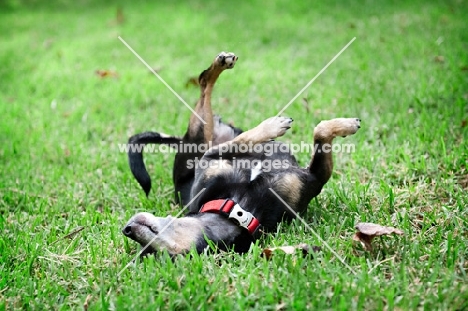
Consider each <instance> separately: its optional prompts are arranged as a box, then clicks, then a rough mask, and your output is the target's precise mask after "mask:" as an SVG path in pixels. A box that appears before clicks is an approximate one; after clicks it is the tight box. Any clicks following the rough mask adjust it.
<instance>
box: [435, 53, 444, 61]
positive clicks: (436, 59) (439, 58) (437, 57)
mask: <svg viewBox="0 0 468 311" xmlns="http://www.w3.org/2000/svg"><path fill="white" fill-rule="evenodd" d="M434 60H435V62H436V63H444V62H445V57H443V56H442V55H437V56H436V57H434Z"/></svg>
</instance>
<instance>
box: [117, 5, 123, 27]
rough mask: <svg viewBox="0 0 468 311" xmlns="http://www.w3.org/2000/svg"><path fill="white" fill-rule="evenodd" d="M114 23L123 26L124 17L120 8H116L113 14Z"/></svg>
mask: <svg viewBox="0 0 468 311" xmlns="http://www.w3.org/2000/svg"><path fill="white" fill-rule="evenodd" d="M115 21H116V22H117V24H119V25H120V24H123V22H124V21H125V17H124V14H123V10H122V8H117V12H116V14H115Z"/></svg>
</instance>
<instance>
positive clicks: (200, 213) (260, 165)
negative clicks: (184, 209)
mask: <svg viewBox="0 0 468 311" xmlns="http://www.w3.org/2000/svg"><path fill="white" fill-rule="evenodd" d="M236 61H237V57H236V56H235V55H234V54H232V53H224V52H222V53H221V54H219V55H218V56H217V57H216V58H215V60H214V62H213V63H212V65H211V66H210V67H209V68H208V69H207V70H205V71H203V72H202V73H201V75H200V77H199V83H200V87H201V96H200V99H199V101H198V103H197V105H196V108H195V112H196V114H198V116H200V117H201V118H202V119H203V120H205V121H206V124H204V123H203V122H202V121H201V120H200V119H199V118H198V117H197V115H195V114H192V116H191V118H190V123H189V127H188V130H187V133H186V134H185V136H184V137H183V138H178V137H174V136H167V135H163V134H159V133H154V132H147V133H142V134H138V135H135V136H133V137H131V138H130V140H129V142H130V143H131V144H146V143H154V144H167V145H171V146H174V147H178V148H180V146H181V145H184V144H197V145H202V144H208V143H210V142H212V144H211V147H210V148H209V149H208V150H207V151H206V152H198V151H197V150H193V149H192V152H183V150H179V152H178V153H177V155H176V158H175V163H174V171H173V179H174V185H175V190H176V200H177V199H178V195H180V201H181V203H182V204H184V205H187V204H189V205H188V210H189V213H188V214H187V215H185V217H182V218H174V217H171V216H168V217H165V218H161V217H155V216H153V215H152V214H149V213H138V214H136V215H134V216H133V217H132V218H131V219H130V220H129V221H128V223H127V224H126V225H125V227H124V228H123V230H122V232H123V234H124V235H125V236H127V237H129V238H131V239H133V240H135V241H136V242H138V243H140V244H141V245H142V246H143V247H146V251H145V253H148V252H149V253H151V252H155V251H158V250H166V251H167V252H169V253H170V254H171V255H175V254H182V253H186V252H187V251H189V250H190V249H191V248H195V249H196V250H197V251H198V252H202V251H203V250H204V249H206V248H207V247H208V245H209V242H208V240H209V241H211V243H212V244H214V245H216V246H217V247H218V248H219V249H221V250H231V249H233V250H234V251H236V252H245V251H247V250H248V249H249V248H250V245H251V243H252V242H253V241H254V240H255V239H257V238H258V236H259V233H260V232H262V231H270V230H273V229H275V227H276V225H277V224H278V223H279V222H281V221H282V220H284V219H290V218H292V217H293V214H294V213H291V212H290V211H289V207H290V208H292V209H293V210H294V212H295V213H302V212H304V211H305V210H306V209H307V206H308V204H309V202H310V200H311V199H312V198H314V197H315V196H317V195H318V194H319V193H320V192H321V190H322V187H323V186H324V185H325V183H327V181H328V179H329V178H330V176H331V174H332V170H333V161H332V153H331V148H330V147H331V144H332V141H333V139H334V138H335V137H337V136H348V135H352V134H354V133H356V132H357V130H358V129H359V128H360V120H359V119H357V118H338V119H332V120H329V121H322V122H320V123H319V124H318V125H317V127H316V128H315V130H314V145H315V148H314V149H315V150H316V151H315V152H314V155H313V157H312V160H311V162H310V164H309V166H308V167H307V168H300V167H299V166H298V164H297V162H296V160H295V158H294V156H293V155H291V153H290V152H289V148H288V146H287V145H285V144H282V143H280V142H275V141H273V140H274V139H276V138H277V137H280V136H282V135H284V134H285V133H286V131H287V130H288V129H289V128H290V126H291V123H292V121H293V120H292V119H290V118H285V117H273V118H270V119H267V120H265V121H263V122H262V123H260V124H259V125H258V126H257V127H255V128H253V129H251V130H249V131H246V132H242V131H241V130H239V129H237V128H234V127H232V126H230V125H227V124H224V123H222V122H221V120H220V119H219V118H218V117H216V116H213V114H212V109H211V93H212V90H213V86H214V84H215V82H216V80H217V79H218V77H219V75H220V74H221V73H222V72H223V70H225V69H230V68H233V67H234V65H235V62H236ZM241 147H244V148H241ZM325 147H326V148H325ZM200 149H203V148H200ZM129 162H130V167H131V170H132V172H133V174H134V176H135V178H136V179H137V181H138V182H139V183H140V185H141V186H142V187H143V189H144V190H145V192H146V193H147V194H148V193H149V191H150V188H151V181H150V178H149V175H148V173H147V171H146V168H145V166H144V163H143V156H142V154H141V153H137V152H129ZM266 168H267V169H266ZM288 206H289V207H288ZM211 243H210V244H211Z"/></svg>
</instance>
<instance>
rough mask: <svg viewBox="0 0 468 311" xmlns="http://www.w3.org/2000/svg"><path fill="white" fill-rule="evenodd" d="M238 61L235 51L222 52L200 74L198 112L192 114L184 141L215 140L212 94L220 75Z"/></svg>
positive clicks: (201, 141)
mask: <svg viewBox="0 0 468 311" xmlns="http://www.w3.org/2000/svg"><path fill="white" fill-rule="evenodd" d="M236 61H237V56H236V55H234V54H233V53H226V52H221V53H219V54H218V55H217V56H216V58H215V59H214V61H213V63H212V64H211V66H210V67H209V68H208V69H206V70H204V71H203V72H202V73H201V74H200V76H199V78H198V82H199V84H200V91H201V94H200V99H199V100H198V102H197V105H196V107H195V113H196V114H192V115H191V116H190V123H189V128H188V130H187V133H186V134H185V137H184V142H185V141H189V142H191V143H194V142H196V143H208V142H211V141H213V128H214V123H213V111H212V108H211V94H212V92H213V88H214V85H215V83H216V80H218V77H219V75H220V74H221V73H222V72H223V71H224V70H226V69H232V68H234V65H235V64H236ZM200 118H201V119H202V120H200ZM204 122H206V124H205V123H204Z"/></svg>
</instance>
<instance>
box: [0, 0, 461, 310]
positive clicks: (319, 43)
mask: <svg viewBox="0 0 468 311" xmlns="http://www.w3.org/2000/svg"><path fill="white" fill-rule="evenodd" d="M466 20H468V2H467V1H466V0H454V1H407V2H405V1H385V2H384V1H382V2H378V1H361V3H357V2H353V1H320V2H313V3H309V2H307V1H296V2H291V1H280V0H278V1H270V2H265V1H251V2H246V3H243V2H235V1H226V2H215V1H201V0H187V1H173V2H171V1H153V2H143V1H135V2H125V1H121V2H120V3H113V2H111V1H101V2H98V1H91V0H88V1H86V0H81V1H74V2H73V3H72V2H71V1H49V2H45V1H32V0H30V1H28V0H8V1H3V2H1V3H0V29H1V33H2V35H1V36H0V115H1V122H0V142H1V145H0V165H1V174H0V231H1V235H0V310H16V309H26V310H35V309H56V310H68V309H83V308H84V309H85V310H102V309H104V310H108V309H112V310H135V309H137V308H138V309H141V310H155V309H177V310H192V309H194V310H195V309H197V310H198V309H201V310H205V309H206V310H248V309H251V310H283V309H284V310H292V309H296V310H302V309H312V310H363V309H365V310H416V309H420V310H467V309H468V276H467V273H468V224H467V219H468V211H467V209H466V206H468V195H467V188H468V168H467V159H468V144H467V139H468V32H467V31H466ZM119 36H120V37H121V38H122V39H124V40H125V41H126V42H127V43H128V44H129V45H130V46H131V47H132V48H133V49H134V50H135V51H136V52H137V53H138V54H139V55H140V56H141V57H142V58H143V59H144V60H145V61H146V62H147V63H148V64H149V65H150V66H152V67H153V68H156V69H157V70H158V73H159V74H160V75H161V76H162V77H163V78H164V80H165V81H166V82H167V83H168V84H169V85H170V86H171V87H172V88H173V89H174V90H176V91H177V92H178V93H179V94H180V96H181V97H182V98H184V99H185V100H186V101H187V102H188V103H190V104H194V103H195V101H196V99H197V97H198V89H197V88H196V87H194V86H191V85H186V83H187V81H188V80H189V79H190V78H192V77H196V76H198V74H199V73H200V72H201V71H202V70H203V69H205V68H206V67H208V65H209V64H210V63H211V61H212V59H213V58H214V56H215V55H216V54H217V53H218V52H220V51H232V52H235V53H236V54H237V55H238V56H239V61H238V63H237V65H236V67H235V68H234V69H233V70H231V71H228V72H226V73H224V74H223V75H222V77H221V79H220V80H219V83H218V84H217V86H216V88H215V92H214V95H213V106H214V109H215V111H216V112H217V113H219V114H220V115H222V116H224V119H225V120H226V121H228V122H233V123H235V125H236V126H238V127H241V128H243V129H248V128H251V127H253V126H255V125H257V124H258V123H259V122H261V121H262V120H264V119H265V118H266V117H270V116H274V115H276V114H277V113H278V112H279V111H280V110H281V109H282V108H283V107H284V106H285V105H286V104H287V103H288V102H289V101H290V100H291V99H292V98H293V97H294V96H295V95H296V94H297V92H298V91H299V90H301V89H302V88H303V87H304V86H305V85H306V84H307V83H308V82H309V81H310V80H311V79H312V78H313V77H314V76H315V75H316V74H317V73H318V72H319V71H320V70H321V69H322V68H323V67H324V66H325V65H326V64H327V63H328V62H329V61H330V60H331V59H332V58H333V57H334V56H335V55H336V54H337V53H338V52H339V51H340V50H341V49H342V48H343V47H344V46H345V45H346V44H347V43H348V42H350V41H351V40H352V39H353V38H354V37H355V38H356V39H355V41H354V42H353V43H352V44H351V45H350V46H349V48H348V49H346V50H345V51H344V52H343V53H342V55H341V56H340V57H338V58H337V59H336V60H335V61H334V62H333V63H332V64H331V65H330V66H329V68H328V69H327V70H326V71H324V72H323V73H322V74H321V75H320V76H319V77H318V78H317V79H316V80H315V82H314V83H313V84H312V85H311V86H310V87H309V88H308V89H307V90H306V91H305V92H304V93H303V94H302V95H301V96H299V97H298V98H297V99H296V100H295V101H294V102H292V104H291V105H290V106H289V107H288V108H287V109H286V111H285V112H284V113H283V115H286V116H290V117H292V118H294V124H293V128H292V130H291V131H289V132H288V133H287V134H286V135H285V136H284V137H283V138H282V140H283V141H286V142H291V143H300V142H301V141H304V142H311V141H312V135H313V128H314V126H315V125H316V124H317V123H318V122H320V120H324V119H330V118H334V117H355V116H356V117H360V118H361V119H362V128H361V129H360V131H359V132H358V133H357V134H356V135H354V136H351V137H347V138H345V139H342V138H339V139H337V142H339V143H350V144H355V146H356V149H355V152H353V153H338V154H335V171H334V174H333V176H332V178H331V179H330V181H329V182H328V184H327V185H326V186H325V188H324V190H323V191H322V193H321V194H320V196H318V197H317V198H316V199H314V200H313V201H312V202H311V203H310V205H309V210H308V212H307V214H305V215H304V219H305V221H306V223H307V226H306V225H305V224H304V223H302V222H301V221H298V220H297V221H294V222H292V223H290V224H281V226H280V227H279V228H278V230H277V232H276V233H271V234H268V235H266V236H264V237H263V238H262V239H260V240H259V241H258V242H257V244H256V245H254V246H252V249H251V251H250V252H249V253H247V254H244V255H237V254H233V253H222V254H216V255H213V254H211V255H207V254H203V255H196V254H193V253H192V254H189V255H187V256H181V257H179V258H177V259H176V260H174V261H172V260H171V259H170V258H169V257H168V256H167V255H165V254H159V255H157V256H156V257H150V258H146V259H145V260H138V261H137V262H136V263H132V264H130V265H128V264H129V263H131V262H132V260H133V258H134V256H135V255H136V254H137V252H138V250H139V247H138V245H136V244H135V243H133V242H132V241H130V240H128V239H126V238H125V237H124V236H123V235H122V234H121V232H120V230H121V228H122V226H123V225H124V224H125V222H126V221H127V220H128V219H129V218H130V217H131V216H132V215H133V214H135V213H136V212H138V211H148V212H151V213H154V214H156V215H158V216H166V215H167V214H171V215H176V214H177V213H178V212H179V211H180V210H181V207H180V206H177V205H175V204H174V202H173V200H172V198H173V190H172V189H173V185H172V178H171V174H172V173H171V172H172V163H173V154H151V155H147V156H146V163H147V166H148V170H149V172H150V175H151V176H152V178H153V190H152V192H151V194H150V196H149V197H148V198H146V197H145V196H144V194H143V191H142V190H141V189H140V188H139V186H138V184H137V183H136V181H135V180H134V179H133V177H132V176H131V172H130V169H129V167H128V163H127V157H126V154H125V153H122V152H119V148H118V145H119V144H121V143H125V142H126V141H127V139H128V137H129V136H130V135H132V134H134V133H138V132H142V131H146V130H154V131H160V132H164V133H171V134H178V135H180V134H183V133H184V131H185V129H186V126H187V122H188V119H189V116H190V111H189V110H188V109H187V108H186V107H185V106H184V105H183V103H181V102H180V101H179V100H178V99H177V98H176V97H175V96H174V95H173V94H172V93H171V92H170V91H169V90H168V89H167V88H166V87H165V86H164V85H163V84H162V83H161V82H160V81H159V80H158V79H157V78H156V77H155V76H154V75H153V74H152V73H151V72H150V71H149V70H148V69H147V68H146V67H145V65H144V64H143V63H142V62H140V61H139V60H138V59H137V58H136V57H135V55H133V54H132V53H131V52H130V51H129V50H128V49H127V47H125V45H124V44H123V43H122V42H121V41H120V40H119V39H118V37H119ZM96 71H100V72H101V73H104V74H101V76H100V75H98V74H96ZM105 74H107V76H105V77H102V75H105ZM296 156H297V158H298V160H299V162H300V163H302V164H303V165H306V164H307V162H308V159H309V158H310V155H309V154H307V153H298V154H296ZM358 222H373V223H378V224H382V225H388V226H393V227H397V228H400V229H402V230H403V231H404V232H405V234H404V235H403V236H389V237H381V238H377V239H375V240H374V242H373V244H374V249H373V250H372V251H365V250H364V249H363V248H362V246H361V245H359V244H358V243H356V242H355V241H353V239H352V238H353V235H354V232H355V229H354V226H355V225H356V223H358ZM311 229H312V230H314V232H316V233H317V234H318V235H319V236H320V237H321V239H319V238H317V237H316V235H314V234H313V232H312V231H311ZM298 243H307V244H310V245H318V246H321V248H322V250H321V251H320V252H319V253H316V254H314V256H313V258H311V257H310V256H306V257H303V256H302V254H300V253H299V252H298V253H295V254H281V253H275V254H274V255H273V256H272V257H271V259H270V260H267V259H266V258H264V257H262V256H261V253H262V250H263V248H264V247H273V246H284V245H296V244H298ZM325 243H326V245H329V246H330V247H331V248H332V249H333V250H334V252H332V251H330V249H328V248H327V247H325ZM341 260H344V263H345V264H346V265H345V264H343V262H342V261H341ZM127 265H128V267H127Z"/></svg>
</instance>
